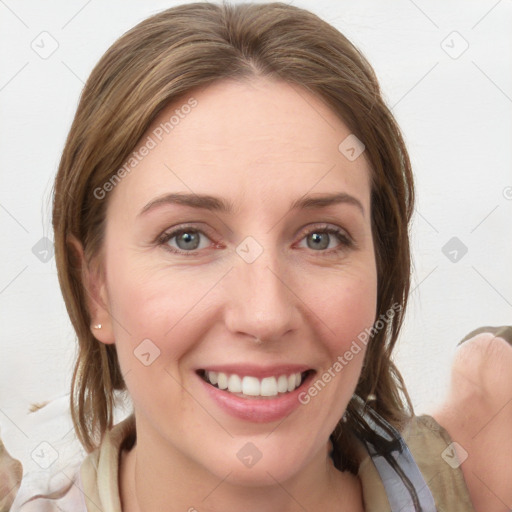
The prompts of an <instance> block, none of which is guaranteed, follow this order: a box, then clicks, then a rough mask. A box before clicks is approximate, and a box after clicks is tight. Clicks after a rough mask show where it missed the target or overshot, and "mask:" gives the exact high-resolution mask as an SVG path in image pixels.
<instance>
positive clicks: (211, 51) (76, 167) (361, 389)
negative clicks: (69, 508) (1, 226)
mask: <svg viewBox="0 0 512 512" xmlns="http://www.w3.org/2000/svg"><path fill="white" fill-rule="evenodd" d="M255 76H261V77H268V78H269V79H276V80H283V81H286V82H288V83H290V84H293V85H296V86H299V87H302V88H304V90H307V91H309V92H310V93H311V94H313V95H315V96H316V97H318V98H320V99H321V100H323V101H324V102H325V103H326V104H327V105H328V106H329V107H330V108H331V109H332V110H333V111H334V112H335V113H337V114H338V115H339V116H340V118H341V119H342V120H343V121H344V122H345V124H346V125H347V126H348V127H349V129H350V130H351V132H352V133H354V134H355V135H356V136H357V137H358V138H359V139H360V140H361V141H363V142H364V144H365V146H366V150H365V153H364V154H365V157H366V158H367V159H368V161H369V163H370V166H371V169H372V190H371V204H372V232H373V237H374V243H375V256H376V263H377V272H378V290H377V317H380V316H381V315H385V314H386V312H387V311H389V310H390V309H392V308H394V312H395V314H394V316H393V317H392V318H391V319H390V320H389V321H387V322H386V327H385V328H384V329H380V330H378V332H374V333H373V335H372V336H371V340H370V342H369V344H368V350H367V353H366V356H365V360H364V364H363V369H362V373H361V376H360V380H359V382H358V385H357V388H356V394H357V395H358V396H359V397H361V398H362V399H363V400H364V401H365V402H366V400H367V397H368V396H369V395H374V397H372V398H374V400H372V402H371V407H372V410H374V411H376V412H377V413H378V414H379V415H381V416H382V417H383V418H384V419H385V420H387V421H388V422H389V423H390V424H391V425H393V426H394V427H396V428H398V429H399V430H400V429H401V428H402V427H403V425H404V424H405V422H406V421H407V419H408V418H410V416H411V415H412V413H413V407H412V404H411V400H410V398H409V396H408V394H407V391H406V389H405V386H404V383H403V380H402V378H401V376H400V373H399V372H398V370H397V369H396V367H395V365H394V364H393V362H392V360H391V353H392V350H393V347H394V345H395V342H396V340H397V337H398V333H399V330H400V327H401V324H402V319H403V314H404V311H405V306H406V302H407V296H408V292H409V278H410V276H409V275H410V254H409V239H408V223H409V220H410V216H411V213H412V209H413V199H414V194H413V180H412V172H411V164H410V161H409V157H408V154H407V150H406V148H405V144H404V141H403V140H402V136H401V133H400V129H399V127H398V126H397V124H396V122H395V120H394V118H393V115H392V114H391V112H390V110H389V109H388V108H387V106H386V105H385V103H384V101H383V99H382V97H381V94H380V88H379V84H378V82H377V79H376V76H375V74H374V72H373V69H372V68H371V66H370V64H369V63H368V62H367V60H366V59H365V58H364V56H363V55H362V54H361V53H360V52H359V51H358V50H357V49H356V48H355V47H354V46H353V45H352V44H351V43H350V41H348V40H347V38H346V37H345V36H343V35H342V34H341V33H340V32H339V31H338V30H336V29H335V28H334V27H332V26H330V25H329V24H328V23H326V22H324V21H322V20H321V19H320V18H318V17H317V16H316V15H314V14H312V13H310V12H308V11H306V10H303V9H300V8H297V7H293V6H291V5H286V4H284V3H268V4H240V5H236V6H232V5H216V4H212V3H193V4H188V5H180V6H177V7H174V8H171V9H168V10H166V11H163V12H161V13H159V14H157V15H154V16H152V17H150V18H148V19H146V20H144V21H142V22H141V23H139V24H138V25H137V26H135V27H134V28H132V29H131V30H130V31H128V32H127V33H126V34H124V35H123V36H122V37H121V38H120V39H118V40H117V41H116V42H115V43H114V44H113V45H112V46H111V48H110V49H109V50H108V51H107V52H106V53H105V55H104V56H103V57H102V58H101V60H100V61H99V63H98V64H97V65H96V67H95V68H94V70H93V71H92V73H91V75H90V77H89V79H88V81H87V83H86V85H85V87H84V90H83V92H82V95H81V99H80V103H79V105H78V109H77V112H76V116H75V118H74V121H73V124H72V127H71V130H70V133H69V135H68V138H67V141H66V145H65V148H64V151H63V155H62V159H61V162H60V166H59V170H58V174H57V177H56V181H55V190H54V205H53V227H54V230H55V255H56V262H57V268H58V275H59V281H60V285H61V288H62V293H63V295H64V300H65V302H66V306H67V310H68V313H69V315H70V318H71V321H72V323H73V326H74V328H75V330H76V333H77V336H78V343H79V353H78V357H77V361H76V365H75V370H74V374H73V380H72V390H71V411H72V418H73V423H74V426H75V430H76V433H77V436H78V438H79V440H80V441H81V443H82V444H83V445H84V447H85V448H86V450H88V451H91V450H93V449H94V448H95V447H96V446H97V445H98V443H99V441H100V440H101V438H102V436H103V434H104V433H105V431H106V430H107V429H109V428H110V427H111V426H112V425H113V408H114V402H113V397H114V391H115V390H124V389H125V384H124V382H123V378H122V375H121V371H120V368H119V363H118V359H117V354H116V348H115V345H105V344H103V343H101V342H99V341H98V340H96V339H95V338H94V336H93V335H92V333H91V331H90V316H89V313H88V310H87V300H86V299H87V297H86V293H87V292H86V290H85V286H84V283H83V281H82V274H81V269H80V265H79V262H78V261H77V259H76V255H75V254H74V251H73V250H72V247H71V246H70V243H69V236H70V235H72V236H74V237H75V238H76V239H77V240H78V241H79V242H80V243H81V244H82V246H83V248H84V254H85V260H86V261H87V262H90V261H92V259H93V257H95V256H97V255H99V254H100V250H101V244H102V237H103V228H104V221H105V209H106V205H107V200H106V199H105V200H98V199H97V198H96V197H95V195H94V193H93V191H94V190H95V189H96V188H97V187H101V186H102V185H103V184H104V183H105V182H106V181H107V180H109V179H111V178H112V176H113V175H114V173H115V171H116V170H118V169H119V168H121V167H122V165H123V163H124V162H125V160H126V159H127V157H128V156H129V155H130V153H131V152H132V151H133V150H134V148H135V147H136V145H137V143H138V141H139V140H140V138H141V137H142V135H143V134H144V133H145V131H146V130H147V129H148V127H149V125H150V124H151V122H152V121H153V120H154V119H155V117H156V116H157V114H158V113H159V112H160V111H161V110H162V109H163V108H164V107H165V106H166V105H168V104H169V103H170V102H173V101H176V99H177V98H179V97H181V96H183V95H185V94H190V92H191V91H192V90H193V89H194V88H197V87H204V86H207V85H208V84H211V83H213V82H217V81H219V80H222V79H227V78H231V79H239V80H243V79H250V78H251V77H255ZM340 142H341V141H340ZM356 434H357V435H358V436H359V437H361V436H363V437H364V438H366V439H372V436H374V433H373V431H372V429H371V428H370V427H369V426H368V425H367V424H366V422H365V421H364V420H363V418H362V415H361V414H360V411H359V410H358V409H357V407H356V404H355V403H354V401H351V402H350V403H349V406H348V408H347V413H346V422H341V420H340V423H339V425H338V426H337V428H336V430H335V432H334V433H333V436H332V439H333V442H334V448H335V450H334V452H335V455H336V454H337V455H336V457H335V463H336V464H337V466H338V467H339V469H341V470H344V469H349V470H350V471H352V472H354V473H355V472H356V471H357V467H358V462H357V459H356V456H355V453H354V452H353V443H352V441H353V440H354V439H353V437H352V436H354V435H356ZM372 442H373V443H374V445H375V446H382V447H383V448H384V445H383V444H382V443H381V441H380V440H379V439H377V438H373V441H372ZM379 443H380V444H379Z"/></svg>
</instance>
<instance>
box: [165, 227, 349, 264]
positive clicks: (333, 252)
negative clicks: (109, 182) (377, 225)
mask: <svg viewBox="0 0 512 512" xmlns="http://www.w3.org/2000/svg"><path fill="white" fill-rule="evenodd" d="M188 232H193V233H200V234H202V235H205V236H206V237H207V238H209V239H210V240H211V238H210V237H209V236H208V235H207V234H206V233H205V232H204V231H203V230H200V229H197V228H195V227H193V226H182V227H179V228H177V229H173V230H172V231H167V232H164V233H162V234H161V235H160V236H159V237H158V238H157V243H158V245H162V246H165V247H164V248H165V249H166V250H168V251H170V252H172V253H173V254H180V255H184V256H197V255H198V254H199V252H198V251H197V250H195V251H184V250H182V249H176V248H175V247H171V246H169V245H168V242H169V241H170V240H172V239H173V238H175V237H177V236H178V235H181V234H183V233H188ZM313 233H322V234H323V233H326V234H329V235H335V236H336V237H337V238H338V241H339V242H340V244H339V246H338V247H336V248H334V249H322V250H319V251H314V250H313V249H311V251H313V252H318V253H321V254H322V255H323V256H337V254H338V253H339V252H341V251H343V250H347V249H351V248H353V247H354V246H355V243H354V241H353V240H352V238H351V237H350V236H349V235H348V234H346V232H345V231H344V230H342V229H340V228H333V227H330V226H328V225H323V226H315V227H314V228H311V229H310V230H308V231H306V232H305V233H303V234H302V237H301V239H300V240H301V241H302V240H303V239H304V238H305V237H307V236H309V235H311V234H313ZM212 242H213V243H214V244H216V242H215V241H213V240H212ZM216 245H217V246H219V244H218V243H217V244H216ZM202 250H203V249H199V251H202Z"/></svg>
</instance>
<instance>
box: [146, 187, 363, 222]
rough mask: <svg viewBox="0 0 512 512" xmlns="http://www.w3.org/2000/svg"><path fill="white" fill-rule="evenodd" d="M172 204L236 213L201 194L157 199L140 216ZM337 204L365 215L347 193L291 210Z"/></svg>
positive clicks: (308, 199) (307, 200) (302, 202)
mask: <svg viewBox="0 0 512 512" xmlns="http://www.w3.org/2000/svg"><path fill="white" fill-rule="evenodd" d="M172 204H178V205H182V206H189V207H191V208H198V209H202V210H211V211H215V212H219V213H232V212H233V211H234V205H233V203H231V202H229V201H226V200H224V199H221V198H219V197H215V196H210V195H199V194H185V193H172V194H165V195H163V196H161V197H157V198H156V199H153V200H152V201H150V202H149V203H147V204H146V205H145V206H144V208H142V210H141V211H140V213H139V216H140V215H143V214H145V213H147V212H149V211H151V210H154V209H155V208H158V207H160V206H163V205H172ZM336 204H348V205H352V206H356V207H357V208H358V209H359V210H361V213H362V214H363V215H364V214H365V211H364V207H363V205H362V204H361V202H360V201H359V199H356V198H355V197H354V196H351V195H350V194H347V193H345V192H340V193H334V194H322V195H318V196H302V197H301V198H299V199H297V200H296V201H294V202H293V203H292V204H291V206H290V210H314V209H320V208H327V207H328V206H332V205H336Z"/></svg>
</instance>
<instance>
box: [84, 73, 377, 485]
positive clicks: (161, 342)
mask: <svg viewBox="0 0 512 512" xmlns="http://www.w3.org/2000/svg"><path fill="white" fill-rule="evenodd" d="M185 105H188V107H186V106H185ZM173 116H174V117H173ZM166 123H167V124H166ZM349 135H350V131H349V130H348V128H347V127H346V126H345V125H344V124H343V123H342V122H341V121H340V120H339V119H338V118H337V117H336V116H335V114H334V113H333V112H332V111H330V109H328V108H327V107H326V106H325V105H324V104H322V103H321V102H320V101H319V100H318V99H317V98H316V97H314V96H311V95H310V94H309V93H307V92H306V91H304V90H302V89H299V88H298V87H295V86H291V85H288V84H285V83H282V82H270V81H267V80H262V79H260V80H253V81H251V82H247V83H239V82H234V81H223V82H218V83H216V84H214V85H213V86H210V87H208V88H205V89H202V90H200V91H198V92H196V93H194V94H191V95H189V96H187V97H185V98H184V99H183V100H182V101H179V102H177V103H176V104H173V105H172V106H169V107H168V108H166V109H165V110H164V111H163V112H161V114H160V115H159V117H158V119H157V120H156V121H155V122H154V123H153V125H152V126H151V127H150V129H149V130H148V132H147V133H146V135H145V136H144V137H143V138H142V140H141V144H140V146H139V147H138V149H137V155H135V156H134V160H132V161H129V162H128V163H127V166H126V168H125V172H121V173H119V178H120V179H119V180H117V181H116V182H115V186H114V185H112V186H113V190H112V191H110V192H108V194H107V196H106V197H105V198H104V199H99V200H108V202H109V203H108V209H107V221H106V233H105V240H104V251H103V253H102V257H103V260H102V264H103V269H104V272H103V274H102V275H103V276H104V277H101V278H99V279H104V280H103V281H98V283H99V289H100V291H101V296H102V297H103V300H104V301H105V304H106V308H105V309H99V310H98V311H97V312H96V314H95V315H94V318H95V320H96V321H98V322H100V323H102V325H103V328H102V329H101V330H100V331H97V330H95V331H94V334H95V335H96V336H97V337H98V338H99V339H100V340H101V341H103V342H105V343H114V342H115V344H116V348H117V352H118V355H119V361H120V365H121V369H122V372H123V375H124V378H125V381H126V385H127V387H128V390H129V393H130V395H131V397H132V400H133V403H134V407H135V412H136V419H137V438H138V439H137V443H138V447H139V446H140V447H144V450H146V453H148V454H152V455H153V456H154V457H157V458H158V457H160V458H161V457H162V456H165V457H168V458H170V460H172V461H173V463H176V462H178V463H179V464H181V466H179V467H187V468H188V469H190V468H192V469H193V470H194V471H202V472H208V473H210V474H213V475H214V476H216V478H218V479H222V478H225V477H226V475H227V474H228V472H231V477H230V478H231V479H232V480H233V481H235V480H236V481H240V482H246V483H249V482H251V483H252V484H253V485H257V484H258V485H259V484H263V483H265V482H266V483H272V484H275V480H274V479H276V480H278V481H283V480H286V479H287V478H289V477H291V476H293V475H294V474H296V473H297V472H299V471H308V468H309V469H310V470H311V469H312V468H314V467H316V466H315V464H324V467H325V457H326V453H327V451H326V448H327V443H328V438H329V435H330V434H331V432H332V431H333V430H334V428H335V426H336V424H337V423H338V421H339V420H340V418H341V416H342V415H343V412H344V410H345V408H346V406H347V404H348V401H349V400H350V398H351V396H352V394H353V392H354V390H355V387H356V384H357V381H358V378H359V375H360V372H361V366H362V362H363V357H364V353H365V346H364V345H363V344H362V343H361V342H360V341H358V338H357V336H358V335H359V334H360V333H361V332H362V331H364V329H365V328H368V327H370V326H371V325H372V323H373V321H374V319H375V314H376V292H377V278H376V265H375V256H374V246H373V242H372V236H371V221H370V169H369V166H368V164H367V162H366V160H365V158H364V153H362V155H360V156H359V157H357V153H358V151H359V150H360V147H355V146H354V145H353V144H352V143H351V141H352V139H348V140H347V141H345V139H346V138H347V137H348V136H349ZM148 137H149V138H148ZM343 141H345V142H344V144H342V146H341V149H340V148H339V146H340V143H342V142H343ZM144 147H146V149H143V148H144ZM351 147H353V148H354V151H352V150H351V149H350V148H351ZM355 157H357V158H355ZM108 188H110V187H109V186H108V185H107V187H105V189H108ZM98 283H96V284H97V285H98ZM107 311H108V313H107ZM356 347H357V348H356ZM347 351H349V352H350V353H351V355H352V357H350V356H346V355H345V354H346V352H347ZM336 363H338V364H336ZM295 374H298V375H299V377H296V376H295ZM208 377H209V378H210V380H211V383H208V382H206V380H205V378H208ZM296 379H297V381H296ZM315 382H316V387H315ZM215 383H217V385H214V384H215ZM226 385H228V386H229V387H228V389H224V390H223V389H220V388H219V386H220V387H221V388H223V387H225V386H226ZM297 385H298V386H299V387H298V388H296V386H297ZM240 389H241V390H242V391H243V393H240ZM289 390H291V391H289ZM258 395H260V396H258ZM261 395H264V396H261ZM155 460H156V459H155Z"/></svg>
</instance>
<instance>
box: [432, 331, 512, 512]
mask: <svg viewBox="0 0 512 512" xmlns="http://www.w3.org/2000/svg"><path fill="white" fill-rule="evenodd" d="M502 332H503V331H502ZM496 334H499V333H497V332H494V333H493V332H480V333H477V334H475V335H474V336H472V337H471V338H470V339H468V340H467V341H465V342H464V343H462V344H461V345H460V346H459V347H458V348H457V351H456V353H455V357H454V359H453V363H452V369H451V382H450V389H449V391H448V394H447V395H446V398H445V400H444V402H443V403H442V404H440V405H439V407H438V408H437V409H436V410H435V411H434V412H433V413H432V414H431V415H432V416H433V417H434V419H435V420H436V421H437V422H438V423H439V424H440V425H441V426H442V427H444V429H445V430H446V431H447V432H448V433H449V435H450V438H451V439H452V440H453V441H454V442H455V444H454V448H455V449H456V452H457V454H458V456H459V459H460V462H461V466H460V467H461V469H462V471H463V474H464V480H465V482H466V485H467V487H468V490H469V493H470V495H471V499H472V501H473V505H474V507H475V510H476V512H503V511H504V510H507V511H508V510H510V507H511V506H512V487H511V485H510V482H512V436H510V432H512V371H511V370H512V345H511V344H510V342H509V341H507V340H506V339H505V337H502V336H501V335H496Z"/></svg>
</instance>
